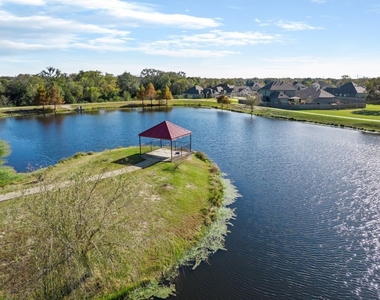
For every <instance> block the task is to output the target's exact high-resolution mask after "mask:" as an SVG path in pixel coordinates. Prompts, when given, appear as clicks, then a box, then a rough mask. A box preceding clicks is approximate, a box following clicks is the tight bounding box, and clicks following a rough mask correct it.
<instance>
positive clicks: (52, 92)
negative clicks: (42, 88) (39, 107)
mask: <svg viewBox="0 0 380 300" xmlns="http://www.w3.org/2000/svg"><path fill="white" fill-rule="evenodd" d="M48 96H49V104H52V105H54V111H56V110H57V105H61V104H63V103H64V101H63V98H62V96H61V93H60V91H59V88H58V86H57V84H56V83H55V82H53V84H52V86H51V88H50V89H49V95H48Z"/></svg>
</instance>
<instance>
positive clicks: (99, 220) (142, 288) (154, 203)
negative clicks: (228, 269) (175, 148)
mask: <svg viewBox="0 0 380 300" xmlns="http://www.w3.org/2000/svg"><path fill="white" fill-rule="evenodd" d="M140 160H141V158H140V157H139V155H138V148H136V147H132V148H120V149H114V150H107V151H105V152H102V153H92V152H91V153H79V154H77V155H75V156H73V157H71V158H68V159H64V160H62V161H61V162H60V163H58V164H57V165H56V166H52V167H49V168H46V169H42V170H38V171H35V172H31V173H28V174H25V175H24V177H23V179H21V180H20V181H18V182H17V183H15V184H13V185H8V186H5V187H2V188H1V189H0V194H4V193H6V192H10V191H14V190H22V189H27V188H30V187H34V186H38V187H40V188H41V189H42V190H43V192H41V193H37V194H33V195H24V196H22V197H21V198H17V199H12V200H8V201H3V202H0V243H1V247H0V257H1V263H0V286H1V288H0V298H1V297H3V298H4V299H23V298H28V299H29V298H31V299H33V298H35V299H37V298H38V299H40V298H49V299H50V298H51V299H82V298H86V299H88V298H91V299H93V298H95V299H124V297H126V299H145V298H149V297H152V296H154V295H155V296H159V297H165V296H167V295H169V294H170V293H173V292H174V286H172V285H170V284H169V285H168V284H166V285H163V284H162V282H163V281H164V280H167V279H170V278H172V277H173V276H175V274H176V273H175V270H176V268H177V266H178V265H179V264H186V263H188V262H189V261H194V262H197V263H199V261H200V260H201V259H205V258H206V257H207V255H208V254H209V253H210V251H211V252H213V251H216V250H217V249H219V248H222V247H223V235H224V234H226V232H227V225H226V224H227V222H228V219H230V218H231V217H232V216H233V212H232V210H230V209H227V210H226V208H223V205H224V204H225V203H223V199H224V190H225V188H224V186H223V185H224V184H223V179H221V177H220V174H219V173H220V172H219V170H218V168H217V166H215V165H214V164H212V163H211V162H210V161H209V160H208V159H207V157H206V156H205V155H204V154H203V153H201V152H197V153H196V154H195V155H192V156H190V157H188V158H187V159H184V160H181V161H177V162H170V163H169V162H159V163H156V164H154V165H152V166H150V167H148V168H145V169H139V170H136V171H133V172H128V173H125V174H122V175H118V176H114V177H110V178H104V179H103V178H102V176H100V175H101V174H105V172H109V171H115V170H120V169H123V168H128V167H131V166H132V165H134V164H136V163H137V162H139V161H140ZM96 174H97V175H99V176H95V178H94V175H96ZM90 177H92V178H94V179H92V180H88V178H90ZM63 181H68V182H70V184H66V185H65V186H62V185H60V184H58V183H61V182H63ZM52 185H53V186H54V185H56V186H55V188H53V189H49V188H47V187H49V186H52ZM227 204H228V203H227ZM215 226H217V228H215ZM221 228H222V230H220V229H221Z"/></svg>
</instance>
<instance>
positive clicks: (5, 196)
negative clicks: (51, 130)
mask: <svg viewBox="0 0 380 300" xmlns="http://www.w3.org/2000/svg"><path fill="white" fill-rule="evenodd" d="M144 158H145V160H144V161H142V162H140V163H138V164H136V165H133V166H128V167H124V168H121V169H118V170H115V171H110V172H106V173H103V174H98V175H94V176H91V177H90V178H89V179H88V181H95V180H98V179H99V176H100V178H101V179H105V178H110V177H115V176H118V175H121V174H125V173H129V172H133V171H136V170H140V169H144V168H147V167H149V166H151V165H154V164H155V163H157V162H159V161H160V160H157V159H154V158H149V157H144ZM71 184H72V182H71V181H65V182H61V183H57V184H50V185H48V186H43V187H34V188H30V189H25V190H21V191H16V192H11V193H7V194H0V202H1V201H6V200H10V199H14V198H19V197H21V196H28V195H33V194H37V193H41V192H44V191H51V190H53V189H54V188H64V187H67V186H69V185H71Z"/></svg>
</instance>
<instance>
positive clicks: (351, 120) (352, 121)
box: [254, 105, 380, 131]
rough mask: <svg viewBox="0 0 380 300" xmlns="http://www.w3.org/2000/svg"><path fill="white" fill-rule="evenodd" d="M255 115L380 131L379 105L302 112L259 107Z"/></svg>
mask: <svg viewBox="0 0 380 300" xmlns="http://www.w3.org/2000/svg"><path fill="white" fill-rule="evenodd" d="M254 113H255V114H256V115H259V116H264V117H270V118H284V119H289V120H295V121H303V122H314V123H318V124H325V125H331V126H340V127H348V128H353V129H359V130H367V131H380V106H379V105H367V108H365V109H349V110H300V111H299V110H297V111H294V110H284V109H273V108H267V107H265V108H264V107H259V108H258V109H256V110H255V112H254Z"/></svg>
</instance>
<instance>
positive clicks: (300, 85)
mask: <svg viewBox="0 0 380 300" xmlns="http://www.w3.org/2000/svg"><path fill="white" fill-rule="evenodd" d="M293 87H294V88H295V89H296V91H300V90H305V89H307V86H306V85H305V84H303V83H301V82H297V81H296V82H294V83H293Z"/></svg>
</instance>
